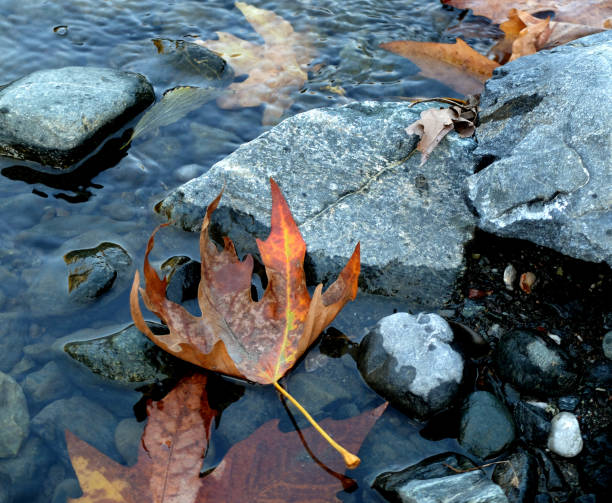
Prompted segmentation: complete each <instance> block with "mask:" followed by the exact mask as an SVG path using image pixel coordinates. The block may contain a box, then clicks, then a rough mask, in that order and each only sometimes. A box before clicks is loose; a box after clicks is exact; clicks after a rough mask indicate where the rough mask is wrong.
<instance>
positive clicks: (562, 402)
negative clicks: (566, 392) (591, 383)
mask: <svg viewBox="0 0 612 503" xmlns="http://www.w3.org/2000/svg"><path fill="white" fill-rule="evenodd" d="M578 403H580V398H578V397H577V396H562V397H559V399H558V400H557V405H558V407H559V410H560V411H565V412H574V411H575V410H576V407H578Z"/></svg>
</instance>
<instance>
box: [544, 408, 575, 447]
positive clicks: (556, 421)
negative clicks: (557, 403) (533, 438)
mask: <svg viewBox="0 0 612 503" xmlns="http://www.w3.org/2000/svg"><path fill="white" fill-rule="evenodd" d="M582 446H583V442H582V435H581V433H580V425H579V424H578V419H577V418H576V416H575V415H574V414H572V413H571V412H560V413H559V414H557V415H556V416H555V417H553V419H552V421H551V426H550V436H549V437H548V448H549V449H550V450H551V451H552V452H554V453H555V454H558V455H559V456H563V457H564V458H573V457H574V456H577V455H578V454H580V451H582Z"/></svg>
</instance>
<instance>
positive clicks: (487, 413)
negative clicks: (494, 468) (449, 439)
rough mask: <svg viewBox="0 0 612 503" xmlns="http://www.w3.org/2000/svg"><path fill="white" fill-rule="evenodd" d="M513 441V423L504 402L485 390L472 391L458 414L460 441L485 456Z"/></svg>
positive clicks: (464, 445) (495, 453) (497, 451)
mask: <svg viewBox="0 0 612 503" xmlns="http://www.w3.org/2000/svg"><path fill="white" fill-rule="evenodd" d="M513 441H514V423H513V421H512V416H511V415H510V412H509V411H508V409H507V408H506V406H505V405H504V404H503V403H501V402H500V401H499V400H498V399H497V397H496V396H495V395H493V394H491V393H489V392H488V391H475V392H474V393H472V394H471V395H470V396H469V397H468V399H467V400H466V404H465V407H464V411H463V414H462V416H461V424H460V426H459V443H460V444H461V445H462V446H463V447H464V448H466V449H467V450H468V451H470V452H471V453H472V454H474V455H476V456H478V457H479V458H483V459H486V458H490V457H493V456H496V455H498V454H500V453H501V452H503V451H504V450H506V449H507V448H508V447H509V446H510V444H511V443H512V442H513Z"/></svg>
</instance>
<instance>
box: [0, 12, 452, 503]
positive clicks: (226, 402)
mask: <svg viewBox="0 0 612 503" xmlns="http://www.w3.org/2000/svg"><path fill="white" fill-rule="evenodd" d="M253 3H254V4H255V5H256V6H258V7H262V8H265V9H270V10H273V11H275V12H276V13H277V14H278V15H280V16H282V17H283V18H285V19H287V20H288V21H290V22H291V24H292V25H293V27H294V29H295V30H296V31H298V32H301V33H307V34H309V36H310V37H311V38H312V41H313V45H314V47H315V49H316V55H315V56H314V59H313V61H312V62H311V64H310V66H309V68H308V81H307V82H306V83H305V84H304V86H303V88H302V89H300V90H298V91H296V92H295V93H294V95H293V96H292V100H293V105H292V106H291V107H290V108H289V109H288V110H287V111H286V112H285V116H287V115H292V114H295V113H299V112H302V111H305V110H308V109H311V108H315V107H322V106H329V105H336V104H344V103H349V102H351V101H354V100H364V99H381V100H385V99H394V98H396V97H398V96H436V95H443V96H453V93H452V91H450V90H449V89H448V88H446V87H445V86H443V85H441V84H437V83H435V82H432V81H430V80H427V79H423V78H421V77H419V76H418V75H416V72H417V68H416V67H415V66H414V65H413V64H412V63H410V62H409V61H408V60H406V59H403V58H399V57H397V56H395V55H393V54H391V53H389V52H386V51H383V50H381V49H379V47H378V45H379V44H380V43H381V42H385V41H389V40H398V39H411V40H421V41H439V40H444V41H447V39H449V38H450V35H449V36H448V37H447V35H446V32H445V30H447V29H449V27H450V28H452V25H453V23H456V19H457V12H456V11H451V10H447V9H443V8H442V7H441V6H440V4H439V2H437V1H433V0H412V1H410V0H387V1H379V0H347V1H344V2H337V1H335V0H304V1H300V2H290V1H287V0H275V1H256V0H253ZM216 31H227V32H230V33H232V34H233V35H235V36H237V37H240V38H242V39H244V40H248V41H251V42H253V43H257V44H261V43H262V41H261V39H260V38H259V36H258V35H257V34H256V33H255V32H254V30H253V28H252V27H251V26H250V25H249V24H248V22H246V20H245V19H244V17H243V16H242V15H241V14H240V12H239V11H238V10H237V9H236V8H234V7H233V2H232V1H229V0H206V1H195V0H194V1H188V0H175V1H172V2H166V1H164V2H155V1H151V0H108V1H104V2H91V1H89V0H53V1H52V0H47V1H45V0H21V1H11V0H0V46H1V47H2V52H3V57H2V60H1V62H0V79H1V81H0V87H1V86H2V85H4V84H8V83H10V82H11V81H13V80H15V79H17V78H19V77H21V76H23V75H25V74H28V73H30V72H32V71H35V70H41V69H48V68H57V67H62V66H68V65H86V66H109V67H113V68H119V69H125V70H135V71H138V72H141V73H143V74H145V75H146V76H147V77H148V78H149V80H150V81H151V82H152V84H153V86H154V88H155V91H156V94H157V96H158V99H159V97H160V96H161V95H162V94H163V92H164V91H166V90H167V89H169V88H172V87H175V86H179V85H196V86H197V85H203V84H205V83H206V82H207V80H206V79H208V78H210V76H209V75H206V72H204V71H202V69H201V68H198V67H197V64H198V59H197V58H195V59H194V58H193V57H190V55H189V54H188V53H187V52H185V47H191V45H189V44H190V42H192V41H194V40H196V39H197V38H200V39H202V40H207V39H213V38H215V32H216ZM449 33H450V32H449ZM445 37H446V38H445ZM156 41H157V42H156ZM169 41H172V42H169ZM176 41H179V42H178V43H177V42H176ZM180 41H184V42H185V43H184V44H183V43H181V42H180ZM160 44H161V45H163V48H164V50H162V51H160V50H159V46H160ZM194 65H195V66H194ZM236 78H237V80H240V79H244V76H237V77H236ZM227 84H228V82H225V81H224V82H221V85H222V86H225V85H227ZM262 112H263V107H255V108H242V109H235V110H221V109H220V108H218V107H217V106H216V104H215V103H214V102H211V103H208V104H206V105H205V106H203V107H202V108H200V109H199V110H196V111H194V112H192V113H191V114H189V115H188V116H187V117H186V118H185V119H183V120H181V121H179V122H178V123H175V124H173V125H171V126H167V127H164V128H162V129H160V130H159V131H157V132H154V133H152V134H149V135H147V136H144V135H143V137H142V138H138V139H136V140H135V141H134V142H133V144H131V145H130V147H129V148H128V149H124V150H122V149H121V148H120V147H121V146H122V145H123V144H124V143H125V141H126V135H127V134H128V133H129V131H125V132H124V133H123V135H122V136H121V137H118V136H117V135H116V136H115V137H114V138H111V139H109V140H108V141H106V143H105V144H104V145H103V146H102V147H101V148H100V149H99V150H98V151H97V152H96V153H95V154H93V155H92V156H90V157H89V158H88V159H87V160H85V161H84V162H82V163H81V165H79V166H77V167H76V168H75V169H73V170H72V171H70V172H62V173H59V174H55V173H49V172H47V171H43V170H40V169H39V168H38V167H37V166H31V165H27V164H16V163H15V162H14V161H12V160H10V159H6V158H0V173H1V174H2V176H0V211H1V212H2V218H1V219H0V222H2V231H3V232H2V234H3V246H2V249H0V371H2V372H4V373H7V374H9V375H11V376H12V377H13V378H14V379H15V380H16V381H17V382H18V383H20V385H21V386H22V388H24V389H25V390H26V399H27V402H28V410H29V415H30V418H31V427H30V435H29V437H28V438H27V439H26V440H25V441H24V443H23V446H22V449H21V451H20V453H19V455H18V456H17V457H16V458H12V459H0V485H2V484H7V482H6V481H7V480H8V481H9V482H8V484H9V485H10V487H11V496H9V498H10V499H9V500H8V501H12V502H15V503H25V502H28V503H31V502H35V503H36V502H40V503H43V502H49V501H54V502H57V503H60V502H62V501H64V500H65V498H66V495H69V494H70V491H71V487H72V488H73V487H74V483H75V482H74V473H73V471H72V468H71V466H70V463H69V461H68V459H67V457H66V451H65V447H64V441H63V429H64V428H66V427H70V428H81V429H85V430H87V431H90V432H93V433H91V435H92V439H93V442H94V443H95V444H97V445H96V447H98V448H99V449H100V450H102V451H103V452H105V453H106V454H108V455H110V456H113V457H115V459H117V460H119V461H122V462H123V461H125V460H126V459H128V458H129V456H130V454H129V453H130V452H135V451H136V450H137V445H138V441H139V438H138V435H139V434H138V431H140V430H141V424H140V426H138V425H139V423H138V422H137V421H136V419H138V420H139V421H140V420H142V419H143V411H144V407H143V405H144V403H145V401H146V398H143V395H142V393H140V392H136V391H134V390H132V389H126V388H125V387H121V386H119V385H117V384H115V383H110V382H108V381H105V380H103V379H101V378H99V377H97V376H95V375H92V374H91V372H89V371H88V370H87V369H85V368H83V367H81V366H79V365H77V364H75V363H74V362H72V361H71V360H69V358H68V357H67V356H66V355H65V354H64V353H63V351H62V343H63V341H64V340H65V339H66V338H68V339H70V338H72V339H78V338H79V337H81V338H83V331H86V332H87V337H92V336H94V335H98V336H102V335H108V334H110V333H113V331H117V330H118V329H119V328H120V327H124V326H126V325H128V324H129V323H130V321H131V320H130V314H129V307H128V289H127V286H125V287H123V289H122V290H121V291H115V292H111V295H109V294H106V295H107V296H108V298H107V299H106V300H105V299H102V301H101V302H94V303H92V304H89V305H85V306H78V308H77V307H75V306H72V305H70V302H69V299H68V298H67V296H68V291H67V269H66V265H65V264H64V263H63V261H62V256H63V255H64V254H65V253H67V252H69V251H71V250H74V249H82V248H91V247H95V246H97V245H98V244H99V243H101V242H113V243H116V244H118V245H120V246H122V247H123V248H124V249H125V250H127V252H128V253H129V254H130V255H131V257H132V259H133V260H134V262H135V263H137V264H140V263H141V260H142V257H143V254H144V246H145V243H146V239H147V237H148V235H149V233H150V231H151V230H152V229H153V228H154V227H155V225H156V224H157V223H158V217H157V216H156V215H155V214H154V212H153V206H154V205H155V203H156V202H157V201H159V200H160V199H161V198H162V197H163V196H164V194H165V193H166V192H167V191H168V190H170V189H172V188H174V187H176V186H177V185H178V184H179V183H181V182H184V181H185V179H184V178H185V173H190V172H195V173H201V172H203V171H205V170H207V169H208V168H209V167H210V166H211V165H212V164H214V162H216V161H218V160H220V159H222V158H223V157H224V156H226V155H227V154H229V153H231V152H232V151H233V150H234V149H235V148H236V147H237V146H238V145H239V144H240V143H242V142H245V141H249V140H251V139H253V138H254V137H256V136H257V135H259V134H260V133H262V132H263V131H264V130H265V129H266V128H265V127H263V126H262V125H261V118H262ZM132 125H133V124H132ZM194 165H195V167H194ZM190 170H191V171H190ZM48 196H51V197H48ZM202 204H206V201H203V202H202ZM172 255H188V256H191V257H197V255H198V254H197V236H195V235H188V234H186V233H184V232H181V231H178V230H176V229H174V230H170V229H169V230H167V232H164V235H163V236H162V235H160V237H159V239H158V242H157V243H156V249H155V256H154V257H153V260H154V261H156V265H158V266H159V264H160V263H161V262H162V261H164V260H165V259H167V258H168V257H170V256H172ZM407 308H409V306H407V305H405V304H404V303H403V302H402V301H400V300H393V299H366V298H365V296H364V297H362V298H361V301H359V300H358V301H357V302H356V303H353V304H352V305H349V306H348V307H347V308H346V310H345V311H344V312H343V313H342V315H341V316H340V317H339V318H338V320H337V321H336V322H335V323H334V326H335V327H336V328H338V329H339V330H341V331H342V332H343V333H344V334H346V337H348V338H349V339H350V340H351V341H358V340H359V339H360V338H361V337H362V336H363V335H364V334H365V332H366V330H367V327H370V326H372V325H373V324H374V323H375V322H376V321H377V319H378V318H380V317H381V316H384V315H387V314H391V313H392V312H393V309H400V310H402V309H403V310H405V309H407ZM79 331H81V332H79ZM75 333H76V335H74V334H75ZM71 334H72V335H71ZM87 337H85V338H87ZM328 342H329V341H327V343H328ZM332 356H335V357H334V358H332V357H330V356H329V355H328V354H324V353H323V352H321V351H319V349H318V348H315V349H314V350H313V351H312V352H311V354H309V355H308V356H307V358H306V359H305V361H304V362H302V363H301V364H300V365H299V366H298V368H296V369H295V371H293V372H292V373H291V375H290V377H289V379H288V381H287V383H288V387H289V388H290V389H291V387H292V386H294V387H296V388H299V389H301V393H304V394H306V398H307V397H308V396H309V395H313V396H314V393H313V391H312V390H313V389H314V388H309V387H308V386H307V385H306V384H307V383H309V382H316V383H317V386H318V388H317V389H323V390H324V391H325V393H323V394H320V398H319V399H318V401H313V403H312V404H310V405H311V412H313V413H315V415H318V416H319V417H326V416H336V417H348V416H350V415H353V414H355V413H358V412H360V411H362V410H365V409H367V408H371V407H373V406H374V405H375V404H376V403H378V398H377V396H376V395H375V394H374V393H373V392H372V391H371V390H369V389H368V388H367V387H366V386H365V385H364V384H363V382H362V381H361V378H360V376H359V374H358V373H357V370H356V368H355V363H354V361H353V359H352V358H351V356H350V351H341V352H339V353H338V354H334V355H332ZM300 376H302V377H300ZM210 382H211V383H212V384H211V385H209V388H211V389H210V391H209V396H211V400H217V402H218V406H219V410H223V413H222V414H221V419H220V420H219V421H218V425H217V429H216V431H215V435H213V448H212V449H211V454H210V459H208V458H207V460H206V462H205V465H207V464H208V465H209V466H214V464H215V462H218V461H219V460H220V459H221V457H222V456H223V454H224V453H225V452H227V450H228V449H229V448H230V447H231V445H233V444H234V443H236V442H238V441H239V440H241V439H243V438H245V437H246V436H248V435H249V434H250V433H252V432H253V431H255V429H256V428H257V427H258V426H260V425H261V424H263V423H264V422H265V421H267V420H269V419H272V418H280V419H281V428H285V431H289V430H291V429H293V428H294V426H293V425H292V424H291V421H290V420H289V419H288V416H287V414H286V412H285V411H284V410H283V407H282V405H281V404H280V402H279V400H278V398H277V396H276V394H275V392H274V391H273V390H272V389H271V388H262V387H252V386H245V385H243V384H228V383H227V381H225V380H223V379H220V378H218V379H214V380H213V379H211V381H210ZM36 383H38V384H36ZM57 383H62V384H61V386H60V388H57V386H58V384H57ZM292 383H293V384H292ZM339 383H342V384H341V385H340V384H339ZM54 386H55V387H54ZM330 390H331V391H330ZM141 391H146V393H147V396H152V397H153V398H155V397H159V396H162V395H163V393H164V392H165V391H167V386H164V385H163V384H162V383H160V384H159V385H158V386H152V387H150V388H147V389H146V390H141ZM317 396H319V395H317ZM62 400H64V401H63V402H62ZM55 404H60V405H62V404H63V405H64V406H69V405H70V404H79V407H82V408H84V410H80V411H79V413H78V414H77V413H76V412H75V411H70V410H57V408H58V407H55V408H54V406H55ZM96 411H102V412H98V413H96ZM40 414H42V415H40ZM71 414H72V416H74V417H72V416H71ZM71 417H72V419H71ZM75 417H76V418H77V419H74V418H75ZM78 418H82V421H86V424H85V425H83V424H76V425H75V421H77V422H78V421H79V419H78ZM43 419H44V421H43ZM296 420H297V422H298V425H299V426H300V428H303V427H304V425H303V424H302V423H301V421H302V419H300V418H299V417H297V416H296ZM130 425H131V426H130ZM126 428H127V429H126ZM129 428H132V429H131V430H129ZM128 430H129V431H132V432H136V433H132V434H130V435H125V434H124V433H122V432H125V431H128ZM445 447H447V446H443V445H439V444H438V443H436V442H430V441H427V440H425V439H424V438H423V437H421V436H420V435H419V434H418V428H416V427H415V425H413V424H411V423H410V422H409V421H407V420H406V419H405V417H404V416H402V415H401V414H399V413H397V412H395V411H393V410H389V411H387V412H386V413H385V416H383V419H382V420H381V421H380V422H379V423H378V424H377V425H376V426H375V428H374V430H373V433H372V435H370V437H368V439H367V440H366V443H365V444H364V448H363V451H362V454H363V458H364V463H363V466H362V467H360V468H359V469H358V470H356V471H355V472H353V473H351V477H354V478H355V480H356V481H357V483H358V485H359V488H358V489H357V490H354V491H353V492H352V493H350V494H349V493H344V494H343V495H342V497H341V499H342V500H343V501H380V499H379V497H378V496H377V495H375V494H374V493H373V492H372V491H371V490H370V489H369V482H371V480H372V479H373V476H374V475H376V473H377V472H379V471H381V470H383V469H386V468H388V467H389V465H390V464H393V463H395V462H398V463H399V462H402V463H403V464H406V463H409V462H411V461H418V460H420V459H422V458H423V457H424V456H427V455H430V454H433V453H435V452H440V451H441V450H444V449H445ZM122 453H123V454H122ZM211 460H212V461H211ZM71 484H72V485H71ZM352 489H355V488H354V487H353V488H352ZM54 495H55V499H54ZM1 499H2V498H1V496H0V500H1ZM2 501H4V500H2ZM288 501H289V500H288Z"/></svg>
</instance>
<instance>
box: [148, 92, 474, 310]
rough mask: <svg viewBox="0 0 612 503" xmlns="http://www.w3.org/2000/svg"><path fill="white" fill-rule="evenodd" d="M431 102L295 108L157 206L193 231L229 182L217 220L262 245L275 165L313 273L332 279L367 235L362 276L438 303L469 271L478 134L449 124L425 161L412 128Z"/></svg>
mask: <svg viewBox="0 0 612 503" xmlns="http://www.w3.org/2000/svg"><path fill="white" fill-rule="evenodd" d="M424 108H426V107H425V106H423V105H419V106H416V107H413V108H410V106H409V105H408V104H405V103H376V102H364V103H355V104H351V105H347V106H342V107H335V108H321V109H315V110H310V111H308V112H305V113H302V114H298V115H295V116H293V117H290V118H288V119H286V120H284V121H283V122H281V123H280V124H279V125H277V126H276V127H274V128H272V129H271V130H269V131H267V132H266V133H264V134H262V135H261V136H259V137H258V138H256V139H255V140H253V141H251V142H249V143H246V144H244V145H242V146H241V147H239V148H238V149H237V150H236V151H235V152H233V153H232V154H231V155H229V156H228V157H226V158H225V159H223V160H222V161H220V162H218V163H217V164H215V165H214V166H213V167H212V168H211V169H210V170H209V171H208V172H207V173H205V174H204V175H202V176H200V177H199V178H196V179H194V180H191V181H190V182H188V183H186V184H184V185H182V186H181V187H179V188H178V189H176V190H175V191H173V192H172V193H170V195H169V196H168V197H166V198H165V199H164V200H163V201H162V202H161V203H160V204H159V205H158V206H157V210H158V211H159V212H161V213H162V214H165V215H166V216H167V217H168V219H169V220H172V221H173V222H175V223H176V224H177V225H180V226H182V227H183V228H184V229H187V230H192V231H195V230H197V229H198V228H199V227H200V224H201V221H202V217H203V215H204V212H205V209H206V205H207V204H208V203H209V202H211V201H212V200H213V198H214V197H215V196H216V195H217V194H218V192H219V191H220V189H221V187H222V186H224V185H225V191H224V193H223V198H222V199H221V202H220V205H219V208H218V209H217V211H216V212H215V215H214V218H213V223H214V224H217V225H219V226H220V227H221V230H222V232H223V234H227V235H229V236H230V237H231V238H232V239H233V240H234V242H235V244H236V246H237V248H238V249H239V250H240V251H241V252H255V251H256V249H255V242H254V240H253V234H255V235H257V236H259V237H262V238H264V237H265V236H266V235H267V233H268V231H269V225H270V224H269V222H270V204H271V199H270V188H269V182H268V179H269V178H270V177H272V178H274V179H275V180H276V181H277V182H278V184H279V185H280V187H281V189H282V191H283V194H284V195H285V197H286V199H287V201H288V203H289V207H290V208H291V211H292V213H293V216H294V217H295V220H296V222H297V224H298V226H299V228H300V231H301V232H302V234H303V236H304V239H305V241H306V244H307V247H308V257H307V272H308V273H309V276H310V278H309V279H312V280H314V281H317V282H319V281H328V280H331V279H335V277H336V276H337V274H338V272H339V271H340V270H341V269H342V267H344V265H345V263H346V261H347V260H348V259H349V257H350V256H351V254H352V252H353V249H354V247H355V244H356V243H357V242H358V241H360V242H361V264H362V269H361V271H362V272H361V277H360V286H361V287H362V288H364V289H366V290H368V291H370V292H373V293H382V294H389V295H400V296H404V297H408V298H410V299H412V300H414V301H415V302H416V303H418V304H419V305H423V306H432V305H439V304H440V303H441V302H443V301H444V300H446V299H448V297H449V295H450V292H451V290H452V286H453V284H454V282H455V280H456V279H457V277H458V275H459V274H460V273H461V272H462V271H463V267H464V260H463V245H464V243H466V242H467V241H468V240H469V239H470V238H471V237H472V231H473V216H472V214H471V213H470V211H469V209H468V207H467V205H466V203H465V201H464V182H465V177H466V176H468V175H469V174H471V173H472V156H471V152H472V150H473V148H474V146H475V144H474V142H473V141H472V140H470V139H462V138H460V137H459V136H458V135H456V134H455V133H451V134H449V135H448V136H447V137H446V138H445V139H444V140H443V141H442V142H441V144H440V145H439V146H438V147H437V148H436V149H435V150H434V152H433V153H432V155H431V156H430V158H429V161H428V162H427V164H426V165H425V166H419V162H420V155H419V154H418V152H416V150H415V148H416V144H417V140H418V137H416V136H407V135H406V133H405V131H404V129H405V127H406V125H408V124H410V123H411V122H414V121H415V120H416V119H418V118H419V113H420V111H422V110H423V109H424Z"/></svg>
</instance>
